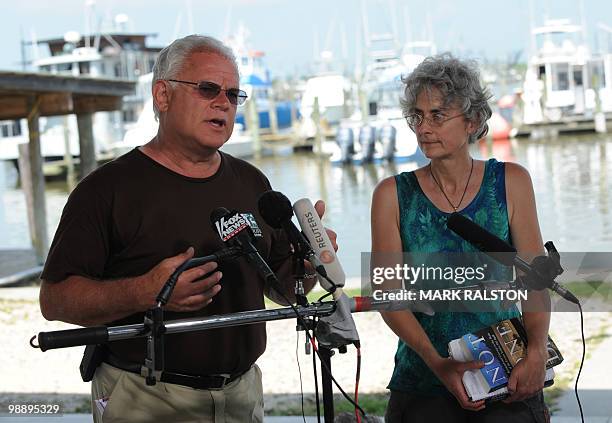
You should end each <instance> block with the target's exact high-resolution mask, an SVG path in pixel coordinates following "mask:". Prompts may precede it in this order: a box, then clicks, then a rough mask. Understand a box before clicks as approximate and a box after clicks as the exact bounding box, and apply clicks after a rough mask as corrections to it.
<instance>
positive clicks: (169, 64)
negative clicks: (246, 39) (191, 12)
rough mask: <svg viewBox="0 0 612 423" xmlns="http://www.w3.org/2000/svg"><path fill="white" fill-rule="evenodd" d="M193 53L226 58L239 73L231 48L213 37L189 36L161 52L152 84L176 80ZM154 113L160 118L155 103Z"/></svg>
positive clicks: (154, 68) (156, 62)
mask: <svg viewBox="0 0 612 423" xmlns="http://www.w3.org/2000/svg"><path fill="white" fill-rule="evenodd" d="M192 53H214V54H218V55H219V56H221V57H225V58H226V59H227V60H229V61H230V62H231V63H232V64H233V65H234V67H235V68H236V73H238V65H237V64H236V56H235V55H234V52H233V51H232V49H231V48H229V47H228V46H226V45H225V44H223V43H222V42H221V41H219V40H217V39H216V38H213V37H209V36H206V35H188V36H186V37H183V38H179V39H178V40H174V41H173V42H172V44H170V45H169V46H166V47H165V48H164V49H162V51H160V52H159V56H157V60H156V61H155V65H153V81H152V84H155V81H158V80H160V79H162V80H163V79H173V78H176V77H177V76H178V74H179V73H180V71H181V70H182V68H183V66H184V65H185V62H186V61H187V59H188V58H189V56H190V55H191V54H192ZM153 112H154V113H155V118H159V110H158V109H157V106H156V105H155V102H153Z"/></svg>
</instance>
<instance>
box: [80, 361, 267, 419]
mask: <svg viewBox="0 0 612 423" xmlns="http://www.w3.org/2000/svg"><path fill="white" fill-rule="evenodd" d="M91 395H92V410H93V416H94V422H95V423H101V422H104V423H119V422H126V423H127V422H130V423H132V422H202V423H209V422H210V423H249V422H253V423H261V422H263V389H262V385H261V370H259V367H257V365H253V367H251V369H250V370H249V371H247V372H246V373H245V374H244V375H242V376H241V377H240V378H238V379H236V380H234V381H232V382H231V383H229V384H227V385H226V386H225V387H224V388H223V389H220V390H200V389H193V388H189V387H185V386H181V385H174V384H170V383H163V382H158V383H157V384H156V385H155V386H147V385H146V384H145V379H144V378H143V377H141V376H139V375H136V374H134V373H130V372H126V371H123V370H119V369H117V368H115V367H112V366H110V365H108V364H106V363H102V364H101V365H100V367H98V368H97V369H96V373H95V375H94V378H93V381H92V383H91Z"/></svg>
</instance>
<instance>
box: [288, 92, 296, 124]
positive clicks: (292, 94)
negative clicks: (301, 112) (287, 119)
mask: <svg viewBox="0 0 612 423" xmlns="http://www.w3.org/2000/svg"><path fill="white" fill-rule="evenodd" d="M289 100H290V103H289V105H290V109H289V110H290V113H291V127H292V128H293V124H294V123H295V122H297V110H296V107H295V91H294V90H293V86H291V87H290V88H289Z"/></svg>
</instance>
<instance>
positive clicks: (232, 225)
mask: <svg viewBox="0 0 612 423" xmlns="http://www.w3.org/2000/svg"><path fill="white" fill-rule="evenodd" d="M249 220H250V219H247V218H246V217H245V216H244V215H243V214H240V213H238V212H235V211H234V212H230V211H229V210H228V209H226V208H225V207H219V208H217V209H215V210H213V211H212V213H211V214H210V222H211V224H212V226H213V229H215V230H216V231H217V233H218V234H219V237H220V238H221V240H222V241H223V242H224V243H225V244H226V245H227V246H228V247H230V248H232V247H237V248H240V249H241V250H242V251H243V252H244V254H245V255H246V258H247V261H248V262H249V263H250V264H252V265H253V266H255V268H256V269H257V272H258V273H259V274H260V275H261V276H262V277H263V278H264V280H265V281H266V282H273V283H278V279H277V277H276V275H275V274H274V272H273V271H272V270H271V269H270V267H269V266H268V264H267V263H266V262H265V260H264V259H263V258H262V257H261V255H260V254H259V251H258V250H257V248H255V246H254V245H253V242H252V241H253V239H254V234H253V229H252V227H251V225H252V224H253V222H250V221H249ZM252 220H253V221H254V220H255V218H253V219H252ZM256 224H257V223H256V222H255V225H256Z"/></svg>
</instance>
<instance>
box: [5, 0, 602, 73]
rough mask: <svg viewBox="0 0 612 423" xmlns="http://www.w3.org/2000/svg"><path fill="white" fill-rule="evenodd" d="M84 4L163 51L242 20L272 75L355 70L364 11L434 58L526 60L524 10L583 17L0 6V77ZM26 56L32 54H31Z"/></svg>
mask: <svg viewBox="0 0 612 423" xmlns="http://www.w3.org/2000/svg"><path fill="white" fill-rule="evenodd" d="M88 3H89V4H90V5H91V4H93V6H90V8H92V10H94V11H95V16H96V18H95V19H94V21H99V22H105V21H106V22H110V21H112V19H113V17H114V16H116V15H117V14H126V15H127V16H128V17H129V21H128V23H127V27H128V28H129V29H130V30H132V31H136V32H143V33H154V34H157V37H156V38H152V39H150V41H149V45H152V46H165V45H167V44H168V43H169V42H171V41H172V40H173V39H174V38H176V37H180V36H184V35H187V34H189V33H190V32H191V31H193V32H196V33H201V34H207V35H212V36H216V37H222V36H223V35H224V34H225V33H226V32H227V31H228V30H229V31H230V32H232V30H235V29H236V28H237V27H238V25H239V24H240V23H242V24H243V25H244V26H245V27H246V28H248V30H249V32H250V39H249V41H250V45H251V46H252V48H254V49H256V50H261V51H263V52H265V54H266V63H267V65H268V67H269V68H270V71H271V74H272V76H273V77H275V76H277V77H284V76H294V75H303V74H306V73H308V71H309V70H310V69H311V68H312V63H313V61H314V59H315V56H316V54H318V53H319V52H320V51H321V50H329V51H331V52H332V53H333V55H334V57H335V58H336V59H337V60H338V62H340V63H344V65H345V66H349V67H351V66H355V63H358V62H356V59H355V57H357V56H358V53H359V52H360V51H363V42H362V41H360V40H361V39H362V38H363V37H362V35H361V34H362V28H363V25H362V21H363V20H362V15H364V14H363V13H362V11H363V10H365V16H366V17H367V22H368V30H369V32H370V33H371V34H378V33H382V32H389V31H390V30H391V29H392V28H396V33H397V35H398V38H399V39H400V41H405V40H406V39H407V38H409V39H412V40H415V39H423V38H425V37H426V36H427V33H428V30H427V28H430V29H431V30H430V32H431V33H432V34H433V39H434V41H435V43H436V45H437V48H438V52H442V51H452V52H453V53H455V54H458V55H461V56H463V57H471V58H476V59H480V60H484V59H485V58H486V59H487V60H506V59H507V58H508V57H510V56H516V55H520V57H521V59H522V60H523V61H525V60H526V58H527V52H528V45H529V20H530V19H529V16H530V12H529V11H530V8H531V10H533V17H534V23H535V25H538V24H542V23H543V21H544V19H545V17H548V18H569V19H571V20H573V22H575V23H579V22H580V19H581V13H580V9H581V7H580V4H581V1H579V0H503V1H502V0H454V1H453V0H426V1H424V0H306V1H304V0H177V1H169V0H95V1H94V0H53V1H49V0H25V1H17V2H15V1H7V0H0V5H1V7H0V16H2V25H1V26H0V34H1V35H2V40H3V48H2V52H3V54H2V55H1V56H0V70H20V69H21V48H20V44H21V43H20V40H21V39H22V38H23V39H25V40H28V41H29V40H31V39H33V38H34V39H39V40H41V39H45V38H55V37H61V36H63V34H64V33H66V32H67V31H70V30H72V31H78V32H80V33H85V32H86V18H85V16H86V13H85V10H86V4H88ZM582 4H583V5H584V7H583V8H584V20H585V22H586V23H587V31H588V32H587V38H588V39H589V43H590V45H591V47H594V46H595V45H596V44H595V43H596V42H595V38H596V36H597V33H598V32H599V37H600V43H599V45H600V46H604V47H605V46H606V43H607V42H608V41H610V42H612V34H607V33H604V32H602V31H601V30H597V24H598V23H603V24H605V25H607V26H608V27H612V2H609V1H608V0H582ZM530 5H531V6H530ZM189 16H190V17H191V18H189ZM429 38H432V37H429ZM611 44H612V43H611ZM26 54H27V55H28V56H29V57H31V54H32V52H31V51H29V50H28V51H27V52H26Z"/></svg>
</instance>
